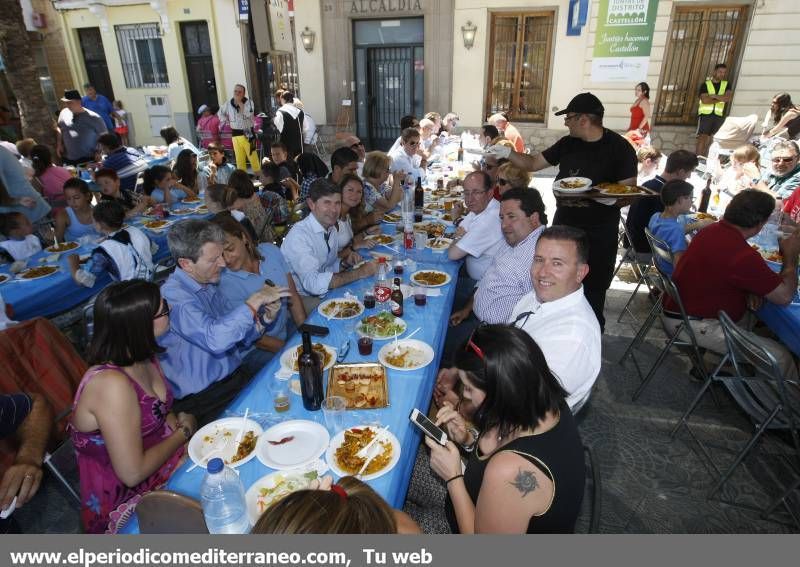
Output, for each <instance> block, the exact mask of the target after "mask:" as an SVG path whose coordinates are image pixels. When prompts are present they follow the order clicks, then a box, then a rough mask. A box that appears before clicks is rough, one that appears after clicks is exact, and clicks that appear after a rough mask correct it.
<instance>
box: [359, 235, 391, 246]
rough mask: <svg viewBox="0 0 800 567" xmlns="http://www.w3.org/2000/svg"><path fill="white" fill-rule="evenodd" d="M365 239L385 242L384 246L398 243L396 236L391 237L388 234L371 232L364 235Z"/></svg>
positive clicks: (380, 242)
mask: <svg viewBox="0 0 800 567" xmlns="http://www.w3.org/2000/svg"><path fill="white" fill-rule="evenodd" d="M364 240H371V241H372V242H377V243H378V244H383V245H384V246H391V245H392V244H396V243H397V242H396V240H397V238H396V237H394V238H393V237H391V236H389V235H388V234H370V235H368V236H365V237H364Z"/></svg>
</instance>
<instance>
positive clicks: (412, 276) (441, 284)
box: [409, 270, 450, 287]
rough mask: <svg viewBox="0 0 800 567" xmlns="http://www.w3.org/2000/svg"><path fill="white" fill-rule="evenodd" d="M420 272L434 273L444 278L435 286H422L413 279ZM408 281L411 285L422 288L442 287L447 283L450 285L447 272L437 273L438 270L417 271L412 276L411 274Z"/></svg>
mask: <svg viewBox="0 0 800 567" xmlns="http://www.w3.org/2000/svg"><path fill="white" fill-rule="evenodd" d="M420 272H434V273H436V274H442V275H444V276H445V280H444V281H443V282H442V283H440V284H436V285H431V284H424V283H421V282H418V281H417V280H415V279H414V276H415V275H417V274H418V273H420ZM409 281H410V282H411V283H413V284H414V285H421V286H422V287H442V286H443V285H447V284H448V283H450V274H448V273H447V272H442V271H439V270H419V271H417V272H414V273H413V274H411V277H410V278H409Z"/></svg>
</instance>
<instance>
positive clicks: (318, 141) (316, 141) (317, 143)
mask: <svg viewBox="0 0 800 567" xmlns="http://www.w3.org/2000/svg"><path fill="white" fill-rule="evenodd" d="M311 143H312V144H313V146H314V148H315V149H316V150H317V155H319V156H324V155H327V153H328V149H327V148H326V147H325V142H323V141H322V129H321V128H320V127H319V126H317V129H316V130H315V131H314V137H313V138H312V139H311Z"/></svg>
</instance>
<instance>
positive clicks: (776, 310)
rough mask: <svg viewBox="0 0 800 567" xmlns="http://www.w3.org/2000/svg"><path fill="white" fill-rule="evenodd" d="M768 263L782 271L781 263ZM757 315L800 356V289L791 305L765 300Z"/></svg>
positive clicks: (776, 269)
mask: <svg viewBox="0 0 800 567" xmlns="http://www.w3.org/2000/svg"><path fill="white" fill-rule="evenodd" d="M767 264H769V267H770V268H772V269H773V270H775V271H776V272H780V271H781V268H782V266H781V264H778V263H776V262H767ZM798 272H800V269H799V270H798ZM756 315H758V318H759V319H761V320H762V321H764V323H766V325H767V326H768V327H769V328H770V329H771V330H772V332H773V333H775V334H776V335H777V336H778V338H779V339H780V340H781V342H782V343H783V344H785V345H786V346H787V347H788V348H789V350H791V351H792V352H793V353H794V354H795V355H797V356H800V291H798V292H797V293H795V295H794V299H793V300H792V303H791V304H789V305H775V304H774V303H770V302H769V301H764V304H763V305H762V306H761V309H759V310H758V311H757V312H756Z"/></svg>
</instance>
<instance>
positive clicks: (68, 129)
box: [56, 90, 107, 165]
mask: <svg viewBox="0 0 800 567" xmlns="http://www.w3.org/2000/svg"><path fill="white" fill-rule="evenodd" d="M61 102H63V103H65V104H66V106H65V107H64V108H63V109H61V112H60V113H59V115H58V139H57V146H56V153H57V154H58V156H59V157H60V158H61V161H63V162H64V165H78V164H81V163H88V162H90V161H94V159H95V157H94V156H95V151H96V149H97V138H99V137H100V134H105V133H106V131H107V128H106V123H105V122H103V119H102V118H101V117H100V116H99V115H98V114H97V113H96V112H93V111H91V110H87V109H85V108H84V107H83V105H82V103H81V95H80V93H79V92H78V91H76V90H67V91H64V96H63V97H62V98H61Z"/></svg>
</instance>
